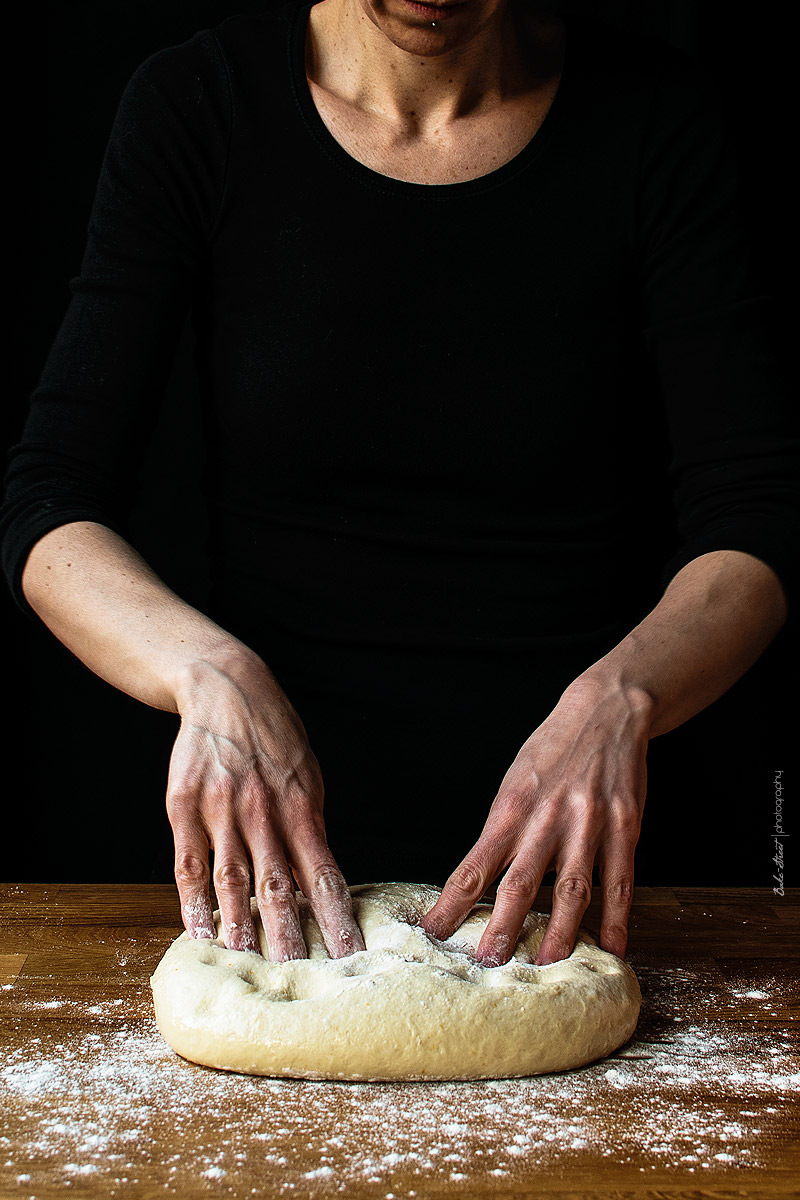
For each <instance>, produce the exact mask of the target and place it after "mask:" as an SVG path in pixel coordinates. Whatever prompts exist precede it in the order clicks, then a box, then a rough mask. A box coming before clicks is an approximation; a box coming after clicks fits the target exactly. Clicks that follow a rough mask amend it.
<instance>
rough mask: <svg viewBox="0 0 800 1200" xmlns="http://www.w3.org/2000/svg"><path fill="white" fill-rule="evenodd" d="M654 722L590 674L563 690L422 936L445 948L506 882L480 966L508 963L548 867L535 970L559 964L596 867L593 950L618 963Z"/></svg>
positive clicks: (647, 702)
mask: <svg viewBox="0 0 800 1200" xmlns="http://www.w3.org/2000/svg"><path fill="white" fill-rule="evenodd" d="M652 711H653V702H652V700H651V697H650V696H649V694H648V693H647V692H646V691H644V690H643V689H641V688H631V687H624V686H622V685H621V684H619V683H618V682H617V681H610V680H609V679H607V678H604V677H603V676H602V675H599V676H598V675H593V674H591V673H590V672H587V673H586V674H585V675H582V676H580V677H579V678H578V679H577V680H576V681H575V682H574V683H573V684H571V685H570V687H568V688H567V690H566V691H565V692H564V693H563V695H562V696H561V699H560V700H559V702H558V704H557V705H556V707H555V709H554V710H553V712H552V713H551V714H550V716H549V717H547V719H546V720H545V721H544V722H543V723H542V724H541V725H540V726H539V727H538V729H536V730H534V732H533V733H532V734H531V736H530V737H529V738H528V740H527V741H526V742H525V743H524V745H523V746H522V748H521V749H520V751H519V753H518V754H517V757H516V758H515V760H514V762H513V763H512V764H511V767H510V768H509V770H508V771H507V772H506V775H505V777H504V779H503V781H502V783H501V785H500V790H499V792H498V794H497V796H496V798H495V800H494V802H493V804H492V807H491V809H490V811H489V816H488V818H487V820H486V824H485V826H484V828H483V832H482V834H481V836H480V838H479V839H478V841H477V842H476V843H475V845H474V846H473V847H472V849H471V850H470V852H469V853H468V854H467V856H466V858H464V859H463V861H462V862H461V864H460V865H459V866H458V867H457V868H456V870H455V871H454V872H453V874H452V875H451V876H450V877H449V879H448V880H447V883H446V884H445V887H444V889H443V890H442V894H441V896H440V897H439V899H438V900H437V902H436V904H435V905H434V906H433V908H432V909H431V910H430V912H428V913H427V914H426V915H425V917H424V918H423V919H422V921H421V922H420V926H421V928H422V929H424V931H425V932H426V933H427V934H428V935H429V936H432V937H435V938H438V939H445V938H448V937H450V936H451V934H453V933H454V932H455V930H456V929H457V928H458V927H459V925H460V924H461V923H462V921H463V920H464V919H465V917H466V916H467V915H468V913H469V911H470V909H471V908H472V907H473V905H475V904H476V903H477V902H478V901H479V900H480V898H481V896H482V895H483V894H484V892H485V891H486V889H487V887H488V886H489V885H490V884H491V883H492V882H493V880H495V879H496V878H497V876H498V875H499V874H500V873H501V872H502V871H506V873H505V875H504V876H503V878H502V880H501V882H500V883H499V884H498V887H497V899H496V901H495V904H494V911H493V913H492V916H491V919H490V920H489V923H488V924H487V926H486V929H485V931H484V934H483V937H482V938H481V942H480V945H479V946H478V951H477V956H478V959H479V961H481V962H482V963H483V964H484V965H485V966H499V965H500V964H501V963H505V962H508V960H509V959H510V957H511V955H512V954H513V952H514V947H515V946H516V943H517V940H518V938H519V934H520V931H521V929H522V924H523V921H524V920H525V916H526V915H527V913H528V912H529V911H530V909H531V906H532V904H533V902H534V900H535V898H536V894H537V892H538V890H539V887H540V885H541V882H542V878H543V876H544V875H545V874H546V873H547V871H549V870H551V869H553V868H555V871H556V881H555V885H554V888H553V906H552V915H551V917H550V921H549V924H548V926H547V931H546V933H545V936H544V939H543V941H542V944H541V946H540V948H539V953H538V956H537V958H536V963H537V965H539V966H542V965H545V964H546V963H551V962H557V961H558V960H559V959H562V958H566V957H567V956H568V955H569V954H571V952H572V948H573V945H574V943H575V937H576V934H577V932H578V927H579V925H580V922H581V918H582V917H583V914H584V912H585V911H586V908H587V906H588V904H589V900H590V897H591V888H592V868H593V865H594V863H595V861H597V864H598V868H599V875H600V882H601V887H602V893H603V907H602V923H601V928H600V946H601V947H602V949H604V950H609V951H611V953H612V954H616V955H617V956H618V957H620V958H622V957H623V956H624V954H625V946H626V942H627V925H628V914H629V911H630V906H631V899H632V895H633V859H634V849H635V847H636V843H637V841H638V839H639V831H640V828H641V820H642V809H643V807H644V800H645V790H646V782H647V769H646V765H645V758H646V753H647V744H648V740H649V732H650V723H651V715H652ZM506 868H508V869H507V870H506Z"/></svg>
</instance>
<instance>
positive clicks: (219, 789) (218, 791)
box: [206, 775, 236, 809]
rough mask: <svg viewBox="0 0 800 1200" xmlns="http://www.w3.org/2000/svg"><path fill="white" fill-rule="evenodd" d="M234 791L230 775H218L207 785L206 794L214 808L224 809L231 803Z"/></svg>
mask: <svg viewBox="0 0 800 1200" xmlns="http://www.w3.org/2000/svg"><path fill="white" fill-rule="evenodd" d="M235 791H236V789H235V787H234V783H233V779H232V778H231V776H230V775H218V776H217V777H216V778H215V779H213V780H211V782H210V783H209V784H208V787H207V790H206V794H207V796H208V798H209V800H210V801H211V803H212V805H213V806H214V808H222V809H226V808H229V807H230V806H231V804H232V803H233V798H234V795H235Z"/></svg>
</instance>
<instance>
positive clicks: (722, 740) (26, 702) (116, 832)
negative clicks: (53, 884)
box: [0, 0, 800, 887]
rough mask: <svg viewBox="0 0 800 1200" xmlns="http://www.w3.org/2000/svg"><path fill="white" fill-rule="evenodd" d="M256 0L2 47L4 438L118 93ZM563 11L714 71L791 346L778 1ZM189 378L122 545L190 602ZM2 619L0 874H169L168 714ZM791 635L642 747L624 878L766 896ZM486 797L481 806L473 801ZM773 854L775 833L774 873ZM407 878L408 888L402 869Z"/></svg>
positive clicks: (84, 20)
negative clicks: (12, 70)
mask: <svg viewBox="0 0 800 1200" xmlns="http://www.w3.org/2000/svg"><path fill="white" fill-rule="evenodd" d="M257 7H259V5H256V4H247V3H238V4H237V3H235V0H128V2H127V3H125V4H109V3H108V0H65V2H62V3H58V4H36V5H31V6H28V7H27V8H25V9H24V10H22V11H19V10H18V12H17V14H16V16H17V20H18V22H19V25H20V36H19V37H18V38H15V40H14V44H13V52H14V55H15V56H16V55H17V54H19V55H20V56H21V58H22V60H23V61H22V62H19V63H17V64H16V65H17V67H18V68H19V78H20V79H24V80H25V81H26V86H25V87H24V89H23V90H22V91H21V92H20V93H19V94H18V95H17V96H15V98H14V101H12V104H15V105H16V109H15V110H14V108H12V112H11V114H10V115H11V119H10V121H9V123H8V129H9V134H10V138H11V145H10V146H7V148H6V154H7V161H9V162H12V163H13V164H14V168H13V172H12V175H11V180H12V183H13V199H14V201H15V202H16V203H17V205H18V207H17V208H16V210H15V213H14V217H13V220H12V221H11V222H10V223H9V225H8V226H7V231H8V234H9V237H10V245H9V246H8V248H7V249H8V253H9V254H10V256H11V272H12V273H11V276H10V277H9V279H8V287H9V290H10V293H11V297H12V299H14V303H15V309H16V329H15V332H14V340H13V342H12V346H11V353H10V356H9V357H10V360H11V361H13V362H14V364H15V366H17V367H18V368H19V370H18V372H16V373H15V374H16V379H15V382H14V385H13V388H12V389H11V390H10V392H9V395H8V400H7V402H6V405H5V406H4V409H3V423H4V427H3V428H2V430H0V436H2V441H3V445H4V446H8V445H10V444H11V443H12V442H14V441H15V440H16V439H17V438H18V436H19V433H20V430H21V427H22V422H23V419H24V414H25V408H26V404H27V397H28V395H29V393H30V391H31V390H32V389H33V387H34V386H35V385H36V383H37V381H38V377H39V373H40V371H41V368H42V365H43V362H44V359H45V357H46V355H47V352H48V350H49V347H50V344H51V342H52V339H53V337H54V336H55V333H56V331H57V329H58V326H59V324H60V322H61V319H62V317H63V314H64V310H65V308H66V305H67V303H68V299H69V292H68V283H69V280H70V278H72V277H73V276H74V275H76V274H77V273H78V270H79V267H80V262H81V258H82V254H83V249H84V241H85V236H86V226H87V222H88V217H89V212H90V208H91V204H92V199H93V196H94V189H95V184H96V180H97V174H98V171H99V167H100V161H101V158H102V154H103V151H104V148H105V144H106V140H107V137H108V134H109V131H110V127H111V123H112V120H113V117H114V112H115V110H116V106H117V103H118V101H119V98H120V95H121V93H122V90H123V88H124V86H125V84H126V83H127V80H128V79H129V77H130V75H131V74H132V73H133V71H134V70H135V68H136V67H137V66H138V65H139V63H140V62H141V61H142V60H143V59H144V58H146V57H147V56H148V55H149V54H151V53H153V52H154V51H155V50H157V49H160V48H161V47H163V46H167V45H172V44H175V43H177V42H181V41H184V40H186V39H187V38H189V37H190V36H191V35H192V34H193V33H195V32H196V31H197V30H198V29H202V28H206V27H208V26H212V25H215V24H217V23H218V22H220V21H221V20H223V19H224V18H225V17H227V16H229V15H231V14H233V13H236V12H242V11H248V10H252V9H254V8H257ZM560 7H562V8H564V9H567V10H570V11H576V10H582V9H585V10H587V11H591V12H592V13H594V14H595V15H600V16H602V17H603V18H604V19H605V20H607V21H608V22H609V23H610V24H612V25H617V26H619V27H622V28H629V29H641V30H643V31H645V32H647V33H651V34H654V35H656V36H659V37H662V38H664V39H665V40H667V41H670V42H672V43H673V44H675V45H677V46H679V47H680V48H681V49H683V50H685V51H686V52H688V53H689V54H691V55H693V56H696V57H697V58H698V59H699V60H700V61H701V62H702V63H703V64H704V65H705V67H706V69H707V70H708V71H709V72H710V74H711V75H712V76H713V77H714V78H715V79H716V81H717V83H718V86H719V87H720V89H721V91H722V93H723V96H724V98H725V100H726V103H727V106H728V110H729V114H730V120H731V125H732V129H733V132H734V135H735V138H736V141H737V144H738V147H739V153H740V159H741V162H742V168H743V196H742V200H743V205H744V208H745V212H746V214H747V217H748V220H749V222H750V226H751V233H752V240H753V243H754V246H755V249H756V254H757V257H758V260H759V262H760V264H761V269H762V272H763V275H764V281H765V285H766V287H767V288H768V290H770V291H771V292H772V294H773V295H774V296H775V297H776V298H777V300H778V301H779V303H778V305H777V312H778V316H777V318H776V319H778V320H779V321H781V324H782V329H781V332H782V333H783V334H785V335H786V341H787V344H790V343H789V341H788V338H789V333H790V330H793V327H794V325H795V321H796V312H795V308H794V304H793V299H794V295H793V287H792V285H790V280H791V279H793V278H794V277H795V268H796V260H795V258H794V248H793V246H792V245H791V244H790V230H793V229H794V217H793V214H792V216H791V219H790V211H789V208H790V204H792V205H793V204H794V190H793V184H792V186H790V171H791V172H792V176H793V170H794V163H793V159H794V149H793V147H794V145H795V137H794V133H793V121H792V108H793V106H792V104H791V102H790V99H789V97H790V81H791V80H792V77H793V72H792V70H791V67H793V65H794V64H793V63H791V64H790V54H793V39H792V37H791V36H790V29H789V27H788V25H787V21H788V15H787V10H786V9H784V8H781V7H779V6H778V5H777V4H762V5H759V6H758V7H757V8H750V7H748V8H745V7H744V6H739V5H735V4H733V5H731V4H725V5H722V4H720V5H717V4H711V3H678V2H668V0H665V2H662V3H646V2H643V3H586V4H579V3H569V4H563V5H561V6H560ZM26 26H27V28H26ZM7 49H9V47H8V46H7ZM15 262H16V263H17V265H16V267H14V265H13V264H14V263H15ZM194 387H195V383H194V377H193V369H192V366H191V343H190V338H189V333H188V329H187V331H186V333H185V336H184V339H183V342H182V344H181V346H180V348H179V351H178V354H177V356H176V362H175V368H174V372H173V378H172V380H171V383H170V386H169V388H168V391H167V395H166V398H165V404H164V411H163V417H162V420H161V424H160V426H159V429H158V430H157V432H156V436H155V438H154V441H153V445H152V448H151V450H150V453H149V457H148V461H147V462H146V464H145V468H144V471H143V490H142V496H141V499H140V501H139V503H138V506H137V510H136V513H135V519H134V529H135V534H136V536H135V541H136V544H137V547H138V548H139V549H140V550H141V551H142V553H143V554H144V555H145V557H146V558H148V559H149V561H150V562H151V563H152V564H153V566H154V567H155V569H156V570H157V571H158V572H159V573H160V574H161V575H162V577H163V578H165V579H166V581H167V582H168V583H169V584H170V585H171V586H172V587H173V588H175V589H176V590H177V591H178V592H179V593H180V594H182V595H183V596H184V597H185V598H186V599H187V600H189V601H190V602H191V603H194V604H196V605H198V606H199V607H201V608H202V606H203V599H204V587H205V583H204V569H203V555H202V545H203V519H202V505H201V503H200V499H199V494H198V492H197V483H196V480H197V475H198V472H199V468H200V461H201V449H200V446H199V440H198V438H197V436H196V431H195V430H194V428H193V423H192V419H191V412H192V398H193V396H194ZM179 427H180V430H181V433H180V435H179V433H178V429H179ZM0 620H1V621H2V630H3V635H4V651H3V661H4V663H5V664H6V675H5V680H6V693H7V697H8V707H7V712H6V719H5V721H4V732H5V739H6V740H5V747H4V755H3V757H4V763H5V771H4V780H5V783H6V787H5V788H4V794H5V802H4V803H5V810H4V825H5V831H6V837H5V839H4V844H3V851H2V855H3V858H2V861H1V862H0V876H2V877H3V878H5V879H13V880H19V881H22V880H52V881H56V880H57V881H64V882H69V881H86V882H92V881H96V882H100V881H103V882H118V883H124V882H147V881H149V880H153V881H168V880H169V879H170V878H171V873H170V871H171V834H170V829H169V825H168V823H167V819H166V814H165V811H164V788H165V781H166V773H167V766H168V761H169V752H170V748H171V744H172V740H173V739H174V737H175V734H176V732H177V718H176V717H174V716H172V715H170V714H166V713H160V712H157V711H155V710H152V709H148V708H146V707H145V706H143V705H141V704H140V703H138V702H136V701H134V700H131V699H130V698H129V697H127V696H124V695H123V694H121V693H119V692H117V691H115V690H114V689H113V688H111V687H110V686H108V685H107V684H105V683H103V682H102V681H100V680H99V679H97V678H96V677H95V676H93V675H92V674H91V673H90V672H89V671H88V670H86V669H85V668H84V667H83V666H82V665H81V664H80V663H79V662H78V661H77V660H76V659H74V658H73V657H72V656H71V655H70V654H69V653H68V652H67V651H66V650H65V649H64V648H63V647H62V646H61V645H60V644H59V643H58V642H57V641H56V639H55V638H54V637H53V636H52V635H51V634H50V633H49V632H48V631H47V630H46V629H45V628H44V626H42V625H41V623H37V622H34V621H31V620H29V619H27V618H26V617H24V616H23V615H22V614H21V613H20V612H19V611H18V610H17V608H16V607H15V606H14V604H13V603H12V601H11V600H10V598H9V597H8V595H7V594H6V592H5V591H3V593H2V594H0ZM797 623H798V622H797V620H796V618H795V619H793V620H792V621H791V622H790V624H789V626H787V627H786V629H785V630H783V631H782V632H781V633H780V634H779V636H778V638H777V639H776V640H775V642H773V644H772V645H771V646H770V648H769V649H768V650H767V652H766V653H765V654H764V655H763V656H762V658H761V659H760V661H759V662H758V663H757V664H756V666H755V667H754V668H753V669H752V670H751V671H750V672H749V673H748V674H747V675H746V676H745V677H744V679H742V680H741V681H740V682H739V683H737V684H736V685H735V686H734V687H733V688H732V689H731V690H730V691H729V692H728V693H727V694H726V695H725V696H723V697H722V698H721V699H720V700H719V701H717V702H716V703H715V704H714V705H712V706H711V707H710V708H709V709H707V710H706V711H705V712H703V713H701V714H699V715H698V716H697V717H695V718H694V719H693V720H692V721H690V722H688V723H687V724H686V725H684V726H683V727H681V728H680V729H678V730H675V731H673V732H672V733H670V734H667V735H666V736H664V737H662V738H658V739H656V740H655V741H654V742H653V743H652V746H651V749H650V754H649V770H650V791H649V795H648V804H647V809H646V812H645V819H644V827H643V833H642V838H641V841H640V844H639V848H638V851H637V883H638V884H640V885H646V884H650V885H657V884H681V883H682V884H690V885H691V884H694V885H703V884H708V885H712V884H722V885H752V886H765V887H771V886H772V870H773V866H772V862H771V857H772V853H773V850H772V840H771V833H772V808H773V785H772V780H773V776H774V773H775V771H776V770H777V769H782V770H783V771H784V775H783V783H784V787H785V792H784V795H785V796H786V798H787V800H786V807H785V810H784V811H785V812H786V813H787V821H788V825H787V828H789V829H790V830H791V831H792V832H795V831H794V830H792V811H793V808H792V796H793V790H794V787H795V786H796V785H795V779H796V772H795V770H794V744H795V735H794V729H793V728H792V729H790V719H789V713H788V711H787V705H786V696H787V694H788V693H789V679H790V677H791V674H792V673H795V674H796V672H797V667H798V662H799V661H800V656H799V655H798V652H797V651H798V633H797V628H796V626H797ZM301 716H302V713H301ZM492 798H493V797H491V796H487V808H488V805H489V804H490V802H491V800H492ZM477 832H478V831H477V830H476V836H477ZM798 836H800V833H798ZM791 847H792V841H791V838H790V839H789V841H788V843H787V845H786V854H787V870H788V871H789V872H791V870H792V858H793V855H792V853H791ZM334 850H335V847H334ZM453 865H455V861H454V863H453ZM407 877H408V878H414V864H412V863H410V864H408V876H407ZM351 882H358V881H357V880H355V881H351ZM431 882H443V880H439V881H431ZM786 883H787V885H788V884H789V883H790V879H789V877H788V875H787V879H786Z"/></svg>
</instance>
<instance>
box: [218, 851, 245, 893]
mask: <svg viewBox="0 0 800 1200" xmlns="http://www.w3.org/2000/svg"><path fill="white" fill-rule="evenodd" d="M214 886H215V887H216V888H217V889H218V890H219V889H220V888H224V889H225V890H226V891H241V890H243V889H244V888H249V887H250V870H249V868H248V866H247V863H243V862H241V861H240V860H239V859H231V860H228V861H223V862H221V863H216V864H215V866H214Z"/></svg>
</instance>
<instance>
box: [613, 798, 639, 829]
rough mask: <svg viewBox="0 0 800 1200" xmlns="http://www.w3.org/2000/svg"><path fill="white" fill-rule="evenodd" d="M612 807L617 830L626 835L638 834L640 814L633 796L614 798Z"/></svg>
mask: <svg viewBox="0 0 800 1200" xmlns="http://www.w3.org/2000/svg"><path fill="white" fill-rule="evenodd" d="M613 808H614V815H615V823H616V826H617V829H618V830H619V832H620V833H621V834H624V835H625V836H626V837H631V836H633V835H635V834H638V832H639V825H640V822H641V814H640V812H639V805H638V804H637V803H636V799H635V797H633V796H630V797H628V796H626V797H617V798H616V799H615V800H614V803H613Z"/></svg>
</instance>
